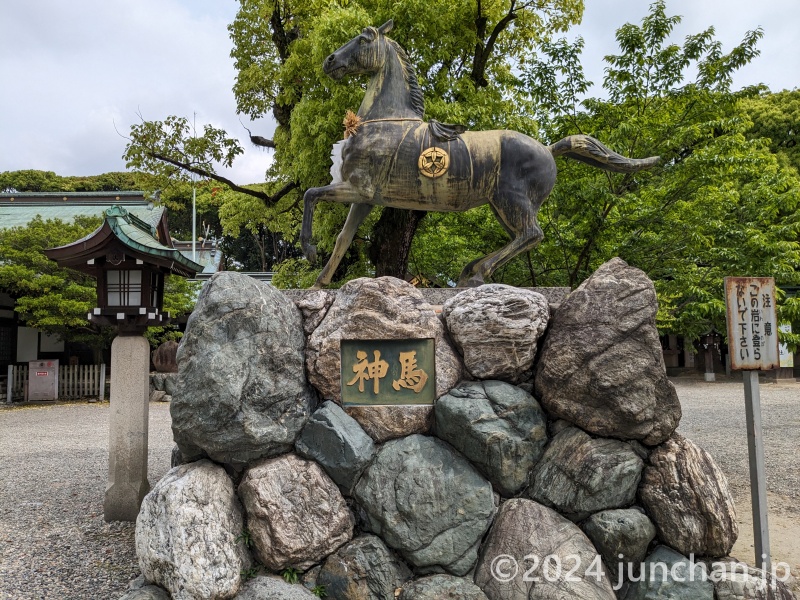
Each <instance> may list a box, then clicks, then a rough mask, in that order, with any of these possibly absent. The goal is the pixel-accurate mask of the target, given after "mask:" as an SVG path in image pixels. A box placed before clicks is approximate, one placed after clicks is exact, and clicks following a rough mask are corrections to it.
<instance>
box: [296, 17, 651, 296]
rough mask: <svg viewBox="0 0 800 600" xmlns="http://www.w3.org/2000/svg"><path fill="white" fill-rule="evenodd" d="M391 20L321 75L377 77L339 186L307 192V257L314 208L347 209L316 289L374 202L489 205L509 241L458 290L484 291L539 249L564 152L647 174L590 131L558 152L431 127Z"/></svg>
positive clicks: (421, 206)
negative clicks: (542, 219)
mask: <svg viewBox="0 0 800 600" xmlns="http://www.w3.org/2000/svg"><path fill="white" fill-rule="evenodd" d="M392 26H393V22H392V21H389V22H387V23H385V24H384V25H382V26H380V27H377V28H376V27H367V28H366V29H364V30H363V31H362V32H361V34H360V35H358V36H357V37H355V38H353V39H352V40H350V41H349V42H347V43H346V44H345V45H344V46H342V47H341V48H339V49H338V50H336V52H334V53H333V54H331V55H330V56H328V57H327V58H326V59H325V62H324V63H323V66H322V68H323V70H324V71H325V73H326V74H327V75H329V76H330V77H332V78H333V79H335V80H337V81H338V80H340V79H342V77H344V76H345V75H362V74H369V75H371V80H370V82H369V86H368V87H367V91H366V94H365V96H364V100H363V101H362V103H361V106H360V108H359V109H358V115H357V117H358V118H357V119H354V122H353V123H352V127H351V128H350V129H351V132H354V134H353V135H351V136H350V137H349V138H348V139H346V141H345V142H344V143H343V147H342V151H341V167H340V169H341V170H340V171H338V168H339V166H338V164H337V163H336V161H334V164H335V166H334V169H332V175H333V182H332V183H331V184H330V185H326V186H325V187H319V188H311V189H309V190H308V191H307V192H306V193H305V196H304V206H303V228H302V232H301V236H300V241H301V244H302V248H303V252H304V254H305V256H306V257H307V258H308V259H309V261H311V262H314V261H315V260H316V248H315V247H314V246H312V245H311V243H310V242H311V224H312V219H313V214H314V207H315V206H316V204H317V202H319V201H320V200H323V201H327V202H341V203H346V204H350V212H349V214H348V215H347V220H346V221H345V224H344V228H343V229H342V231H341V233H339V235H338V237H337V238H336V245H335V247H334V250H333V254H332V255H331V258H330V260H329V261H328V263H327V264H326V265H325V267H324V268H323V269H322V272H321V273H320V275H319V277H318V278H317V281H316V284H315V285H314V287H315V288H321V287H323V286H325V285H328V284H329V283H330V282H331V278H332V277H333V273H334V271H335V270H336V267H337V266H338V265H339V262H340V261H341V260H342V258H343V257H344V254H345V252H346V251H347V248H348V247H349V246H350V243H351V242H352V241H353V237H354V236H355V234H356V231H357V229H358V226H359V225H360V224H361V223H362V222H363V221H364V219H365V218H366V216H367V215H368V214H369V212H370V211H371V210H372V208H373V207H374V206H392V207H397V208H406V209H417V210H428V211H465V210H468V209H470V208H474V207H476V206H481V205H483V204H486V203H488V204H489V205H490V207H491V209H492V211H493V212H494V214H495V216H496V217H497V219H498V220H499V221H500V223H501V224H502V225H503V227H504V228H505V230H506V231H507V232H508V234H509V235H510V236H511V241H510V242H509V243H508V244H507V245H505V246H503V247H502V248H500V249H499V250H497V251H495V252H493V253H491V254H489V255H488V256H484V257H482V258H479V259H477V260H474V261H472V262H471V263H469V264H468V265H467V266H466V267H464V270H463V271H462V272H461V276H460V277H459V280H458V285H459V287H470V286H478V285H481V284H482V283H484V280H485V279H487V278H489V277H491V275H492V273H493V272H494V271H495V270H496V269H498V268H499V267H500V266H502V265H504V264H505V263H507V262H508V261H509V260H511V259H512V258H514V257H515V256H517V255H518V254H520V253H522V252H525V251H527V250H530V249H531V248H533V247H534V246H535V245H536V244H538V243H539V242H540V241H541V239H542V237H543V234H542V230H541V228H540V227H539V224H538V223H537V221H536V215H537V213H538V211H539V207H540V206H541V205H542V202H543V201H544V199H545V198H547V196H548V194H549V193H550V191H551V190H552V189H553V185H554V184H555V181H556V163H555V160H554V157H556V156H566V157H570V158H574V159H576V160H580V161H582V162H585V163H588V164H590V165H592V166H595V167H598V168H601V169H606V170H608V171H613V172H617V173H630V172H635V171H639V170H641V169H646V168H649V167H651V166H653V165H655V164H656V163H657V162H658V160H659V159H658V157H657V156H654V157H650V158H646V159H639V160H637V159H630V158H625V157H624V156H621V155H619V154H617V153H615V152H613V151H612V150H609V149H608V148H606V147H605V146H604V145H603V144H601V143H600V142H599V141H597V140H595V139H594V138H592V137H589V136H588V135H572V136H569V137H566V138H564V139H562V140H560V141H558V142H556V143H555V144H553V145H551V146H544V145H542V144H541V143H539V142H538V141H536V140H534V139H533V138H530V137H528V136H526V135H524V134H522V133H518V132H516V131H504V130H500V131H466V130H465V129H464V128H463V127H460V126H454V125H444V124H442V123H438V122H436V121H433V120H432V121H430V122H424V121H423V120H422V117H423V113H424V102H423V96H422V90H421V89H420V87H419V85H418V83H417V75H416V72H415V71H414V68H413V67H412V66H411V64H410V63H409V59H408V56H407V55H406V53H405V51H404V50H403V49H402V48H401V47H400V45H399V44H398V43H397V42H395V41H394V40H392V39H390V38H388V37H387V36H386V34H387V33H388V32H389V31H391V29H392Z"/></svg>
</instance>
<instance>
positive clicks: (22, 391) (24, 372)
mask: <svg viewBox="0 0 800 600" xmlns="http://www.w3.org/2000/svg"><path fill="white" fill-rule="evenodd" d="M6 385H7V387H6V401H7V402H8V403H9V404H10V403H11V402H14V401H16V402H21V401H26V400H27V399H28V365H10V366H9V367H8V380H7V384H6ZM105 385H106V366H105V365H59V367H58V399H59V400H72V399H76V398H98V399H100V400H103V399H104V397H105V389H104V388H105ZM0 401H1V400H0Z"/></svg>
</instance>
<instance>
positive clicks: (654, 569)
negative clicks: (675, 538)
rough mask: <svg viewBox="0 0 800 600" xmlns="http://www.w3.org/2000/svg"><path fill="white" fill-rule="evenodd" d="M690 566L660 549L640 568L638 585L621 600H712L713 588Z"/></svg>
mask: <svg viewBox="0 0 800 600" xmlns="http://www.w3.org/2000/svg"><path fill="white" fill-rule="evenodd" d="M704 573H705V571H704V570H703V568H702V566H700V565H699V564H693V563H691V562H690V561H689V559H688V558H686V557H685V556H681V555H680V554H678V553H677V552H675V551H674V550H673V549H671V548H667V547H666V546H659V547H658V548H656V549H655V550H654V551H653V553H652V554H650V556H648V557H647V560H646V561H645V562H644V564H643V565H642V569H641V573H640V574H639V576H638V578H639V579H640V581H637V582H634V583H632V584H631V585H630V586H626V588H624V589H623V590H621V593H620V596H619V597H620V600H651V599H654V598H665V599H668V600H713V599H714V585H713V584H712V583H711V582H710V581H708V580H707V579H706V578H705V576H704Z"/></svg>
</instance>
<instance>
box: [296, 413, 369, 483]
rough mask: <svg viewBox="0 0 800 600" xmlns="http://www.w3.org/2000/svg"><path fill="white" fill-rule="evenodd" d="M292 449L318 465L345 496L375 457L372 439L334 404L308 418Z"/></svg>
mask: <svg viewBox="0 0 800 600" xmlns="http://www.w3.org/2000/svg"><path fill="white" fill-rule="evenodd" d="M295 448H296V450H297V453H298V454H300V456H304V457H305V458H310V459H312V460H315V461H317V462H318V463H319V464H320V465H322V468H323V469H325V472H326V473H327V474H328V475H330V477H331V479H333V480H334V481H335V482H336V483H337V485H338V486H339V487H340V488H341V489H342V490H343V491H344V492H345V493H347V494H349V493H350V491H351V490H352V489H353V486H354V485H355V483H356V481H357V480H358V477H359V476H360V475H361V471H363V470H364V467H366V466H367V464H369V461H370V460H372V456H373V455H374V454H375V444H374V443H373V441H372V438H371V437H369V436H368V435H367V434H366V433H364V430H363V429H362V428H361V426H360V425H359V424H358V422H357V421H356V420H355V419H353V418H352V417H351V416H350V415H348V414H347V413H345V412H344V411H343V410H342V409H341V407H340V406H339V405H338V404H336V403H335V402H325V404H323V405H322V406H321V407H320V408H318V409H317V411H316V412H315V413H314V414H313V415H311V418H310V419H309V420H308V423H306V426H305V427H304V428H303V431H302V433H301V434H300V437H299V438H297V442H296V443H295Z"/></svg>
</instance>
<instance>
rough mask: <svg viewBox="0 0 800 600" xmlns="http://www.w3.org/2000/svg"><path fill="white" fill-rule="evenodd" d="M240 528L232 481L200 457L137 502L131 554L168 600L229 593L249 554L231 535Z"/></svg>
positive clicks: (214, 598) (210, 599)
mask: <svg viewBox="0 0 800 600" xmlns="http://www.w3.org/2000/svg"><path fill="white" fill-rule="evenodd" d="M243 528H244V520H243V518H242V508H241V505H240V504H239V501H238V499H237V498H236V494H235V492H234V488H233V482H232V481H231V480H230V478H229V477H228V476H227V474H226V473H225V470H224V469H222V467H219V466H217V465H215V464H214V463H212V462H210V461H208V460H201V461H198V462H194V463H190V464H187V465H181V466H179V467H175V468H174V469H172V470H171V471H169V472H168V473H167V474H166V475H165V476H164V478H163V479H162V480H161V481H159V482H158V483H157V484H156V486H155V487H154V488H153V489H152V490H151V491H150V493H149V494H147V496H146V497H145V499H144V501H143V502H142V508H141V510H140V512H139V517H138V518H137V519H136V555H137V557H138V559H139V567H140V568H141V570H142V574H143V575H144V577H145V579H146V580H147V581H151V582H153V583H156V584H158V585H160V586H161V587H163V588H165V589H167V590H169V592H170V594H171V595H172V598H173V600H195V599H197V598H204V599H207V600H222V599H227V598H231V597H233V596H234V595H235V594H236V592H237V591H238V590H239V586H240V584H241V575H240V573H241V571H242V570H243V569H246V568H248V567H249V566H250V556H249V553H248V551H247V549H246V548H245V546H244V544H243V543H242V542H241V541H237V538H238V537H239V536H240V535H241V533H242V531H243Z"/></svg>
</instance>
